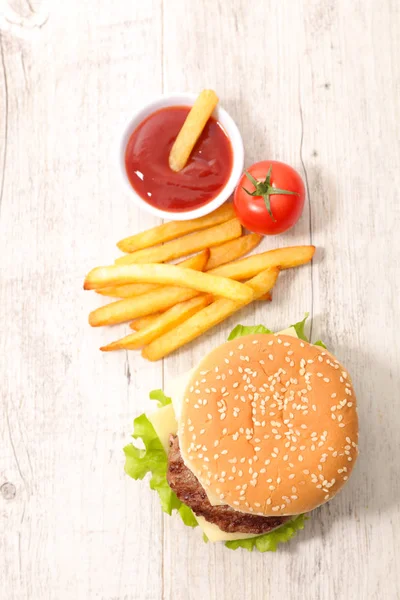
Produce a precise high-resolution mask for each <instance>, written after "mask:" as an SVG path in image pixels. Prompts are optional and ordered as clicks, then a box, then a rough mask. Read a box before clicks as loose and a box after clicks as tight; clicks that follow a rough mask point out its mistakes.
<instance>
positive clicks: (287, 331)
mask: <svg viewBox="0 0 400 600" xmlns="http://www.w3.org/2000/svg"><path fill="white" fill-rule="evenodd" d="M275 335H291V336H292V337H295V338H298V337H299V336H298V335H297V332H296V330H295V328H294V327H288V328H287V329H282V331H278V333H276V334H275Z"/></svg>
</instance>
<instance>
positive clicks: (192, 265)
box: [96, 248, 210, 298]
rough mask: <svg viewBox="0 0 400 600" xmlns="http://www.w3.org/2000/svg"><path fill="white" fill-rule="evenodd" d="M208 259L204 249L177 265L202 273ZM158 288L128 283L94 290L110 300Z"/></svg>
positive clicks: (150, 285) (151, 285)
mask: <svg viewBox="0 0 400 600" xmlns="http://www.w3.org/2000/svg"><path fill="white" fill-rule="evenodd" d="M209 258H210V250H209V249H208V248H206V249H205V250H202V251H201V252H199V253H198V254H195V255H194V256H191V257H190V258H187V259H186V260H182V261H181V262H179V263H178V265H179V266H180V267H185V269H194V270H195V271H204V269H205V266H206V265H207V264H208V260H209ZM158 287H160V286H158V285H157V284H155V283H128V284H127V285H120V286H116V287H115V286H114V287H106V288H101V289H99V290H96V292H97V293H98V294H101V295H102V296H109V297H112V298H132V297H133V296H140V295H141V294H146V293H147V292H151V291H152V290H155V289H157V288H158Z"/></svg>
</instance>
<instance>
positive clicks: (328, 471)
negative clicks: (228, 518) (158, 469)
mask: <svg viewBox="0 0 400 600" xmlns="http://www.w3.org/2000/svg"><path fill="white" fill-rule="evenodd" d="M179 439H180V448H181V452H182V456H183V459H184V462H185V464H186V466H188V467H189V468H190V470H191V471H192V472H193V473H194V474H195V475H196V477H197V478H198V479H199V481H200V483H201V484H202V486H203V487H204V489H205V490H206V492H207V493H210V495H212V496H213V497H217V498H219V500H220V501H221V502H222V503H223V504H227V505H229V506H231V507H232V508H234V509H236V510H238V511H241V512H247V513H257V514H262V515H265V516H277V515H296V514H300V513H303V512H308V511H310V510H312V509H314V508H316V507H317V506H319V505H321V504H323V503H324V502H326V501H328V500H329V499H331V498H332V497H333V496H334V495H335V494H336V493H337V492H338V491H339V490H340V488H341V487H342V486H343V485H344V484H345V482H346V481H347V479H348V477H349V475H350V473H351V471H352V469H353V466H354V463H355V460H356V458H357V453H358V450H357V442H358V419H357V409H356V398H355V394H354V390H353V387H352V384H351V380H350V377H349V374H348V373H347V371H346V369H344V367H342V366H341V365H340V363H339V362H338V361H337V360H336V359H335V358H334V357H333V356H332V355H331V354H330V353H329V352H327V351H326V350H324V349H323V348H321V347H318V346H313V345H311V344H308V343H307V342H303V341H302V340H299V339H297V338H293V337H291V336H287V335H265V334H260V335H248V336H245V337H241V338H238V339H236V340H232V341H230V342H227V343H226V344H222V345H221V346H219V347H218V348H216V349H215V350H213V351H212V352H210V354H208V355H207V356H206V357H205V358H204V359H203V360H202V361H201V363H200V364H199V366H198V368H197V369H196V370H195V371H194V372H193V374H192V376H191V378H190V381H189V383H188V386H187V388H186V390H185V394H184V402H183V407H182V415H181V419H180V423H179Z"/></svg>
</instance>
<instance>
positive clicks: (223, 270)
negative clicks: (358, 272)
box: [209, 246, 315, 281]
mask: <svg viewBox="0 0 400 600" xmlns="http://www.w3.org/2000/svg"><path fill="white" fill-rule="evenodd" d="M314 253H315V246H292V247H289V248H277V249H276V250H269V251H268V252H262V253H261V254H253V255H252V256H249V257H247V258H242V259H241V260H237V261H235V262H232V263H229V264H228V265H223V266H221V267H217V268H216V269H211V271H209V273H212V274H213V275H218V276H219V277H229V278H230V279H236V280H238V281H242V280H244V279H249V278H250V277H254V276H255V275H257V273H260V272H261V271H264V270H265V269H271V268H273V267H280V268H281V269H290V268H291V267H298V266H300V265H304V264H306V263H308V262H310V260H311V259H312V257H313V256H314Z"/></svg>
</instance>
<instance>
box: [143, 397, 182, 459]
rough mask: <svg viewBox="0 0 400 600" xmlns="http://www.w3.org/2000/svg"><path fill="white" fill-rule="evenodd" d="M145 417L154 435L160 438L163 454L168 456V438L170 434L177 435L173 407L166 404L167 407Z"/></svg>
mask: <svg viewBox="0 0 400 600" xmlns="http://www.w3.org/2000/svg"><path fill="white" fill-rule="evenodd" d="M146 416H147V418H148V420H149V421H150V423H151V424H152V425H153V427H154V430H155V432H156V434H157V435H158V437H159V438H160V441H161V443H162V445H163V446H164V450H165V452H166V453H167V454H168V451H169V436H170V434H171V433H177V431H178V423H177V422H176V418H175V412H174V407H173V406H172V404H167V406H162V407H161V408H159V409H158V410H156V411H155V412H153V413H150V414H149V415H146Z"/></svg>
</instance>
